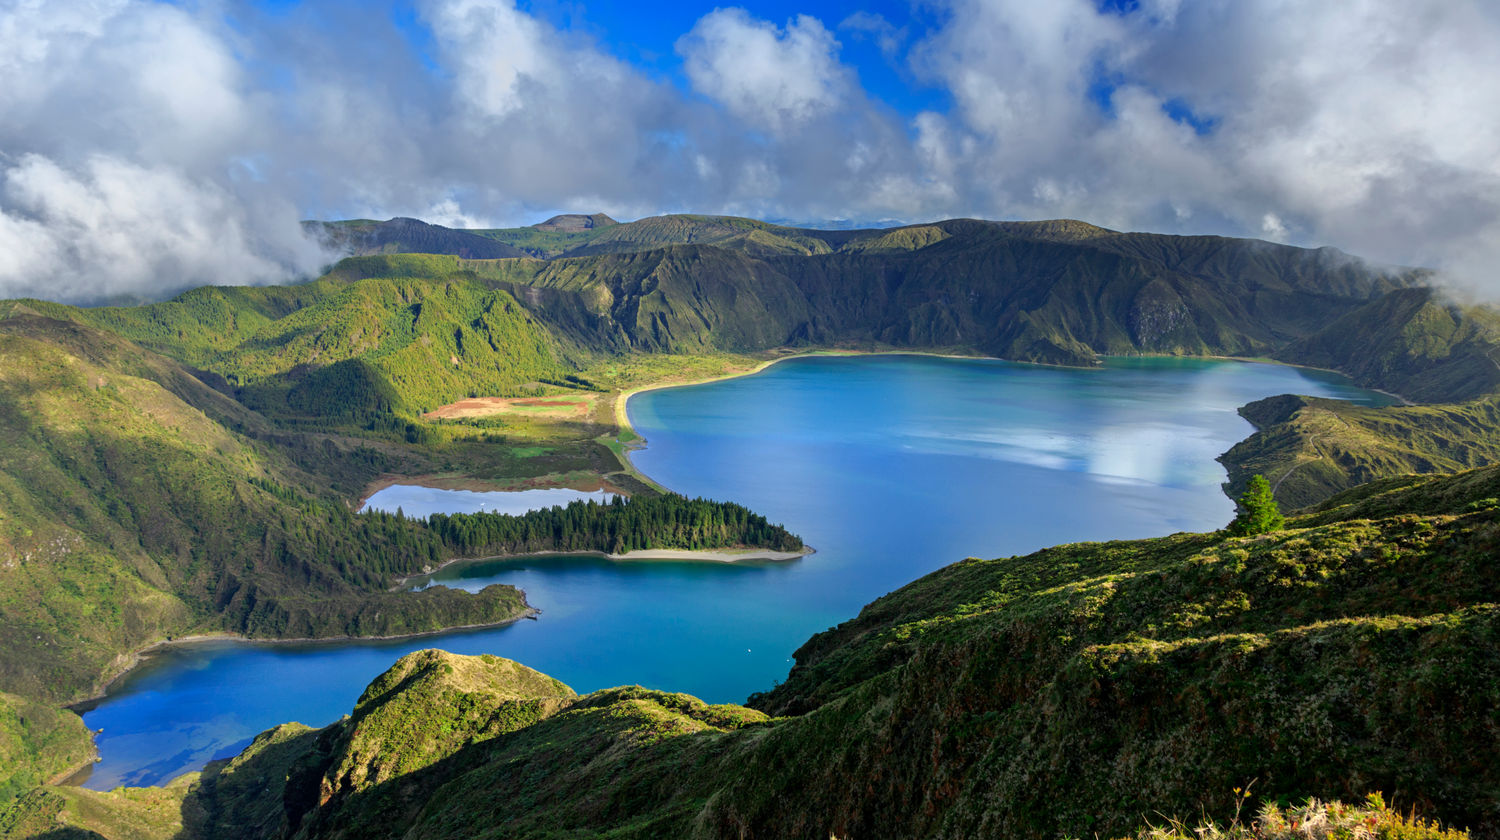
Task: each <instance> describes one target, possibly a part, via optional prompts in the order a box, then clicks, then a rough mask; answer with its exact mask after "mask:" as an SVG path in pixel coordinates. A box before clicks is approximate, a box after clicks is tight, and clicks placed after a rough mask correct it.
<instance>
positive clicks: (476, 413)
mask: <svg viewBox="0 0 1500 840" xmlns="http://www.w3.org/2000/svg"><path fill="white" fill-rule="evenodd" d="M595 399H596V397H595V396H594V395H593V394H589V395H587V396H577V397H573V396H559V397H519V398H517V397H471V398H469V399H466V400H459V401H458V402H456V403H449V404H448V405H445V406H442V407H441V408H435V409H433V410H432V411H429V412H427V413H426V414H424V415H422V416H423V417H426V418H428V419H436V420H455V419H458V418H461V417H490V416H492V415H496V414H530V415H533V416H536V415H541V416H545V417H582V416H584V415H586V414H588V413H589V409H590V408H592V407H593V405H594V400H595Z"/></svg>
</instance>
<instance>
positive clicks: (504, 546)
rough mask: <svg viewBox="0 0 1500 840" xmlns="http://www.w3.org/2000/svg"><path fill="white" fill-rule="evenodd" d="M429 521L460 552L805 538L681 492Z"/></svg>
mask: <svg viewBox="0 0 1500 840" xmlns="http://www.w3.org/2000/svg"><path fill="white" fill-rule="evenodd" d="M427 525H428V527H429V528H430V529H432V531H433V532H434V533H435V534H436V535H437V536H438V538H439V539H441V540H442V541H443V543H444V544H445V545H447V546H448V547H449V548H450V549H452V550H453V551H454V552H456V553H458V554H467V555H474V554H524V553H528V552H533V551H603V552H606V553H609V554H623V553H625V552H628V551H639V550H643V549H657V548H679V549H692V550H702V549H713V548H735V547H740V546H753V547H755V548H768V549H773V550H776V551H799V550H801V549H802V538H801V537H798V536H797V535H795V534H792V533H790V532H788V531H787V530H786V529H785V528H783V527H782V526H780V525H774V524H772V523H770V522H768V521H767V520H766V518H765V517H764V516H761V515H760V514H757V513H754V512H753V511H751V510H750V509H748V508H746V507H744V506H743V505H737V504H735V503H733V502H718V501H712V500H710V499H702V498H697V499H689V498H687V497H686V496H682V495H678V494H676V493H670V494H664V495H660V496H639V497H632V498H625V497H621V496H616V497H615V498H614V499H613V500H611V501H609V502H605V503H602V504H601V503H599V502H596V501H594V500H593V499H587V500H579V501H575V502H571V503H569V504H568V505H567V506H565V507H564V506H561V505H559V506H554V507H551V508H547V509H545V510H535V511H531V512H529V513H525V514H521V515H519V516H511V515H506V514H498V513H454V514H445V513H435V514H433V515H432V516H430V517H428V519H427Z"/></svg>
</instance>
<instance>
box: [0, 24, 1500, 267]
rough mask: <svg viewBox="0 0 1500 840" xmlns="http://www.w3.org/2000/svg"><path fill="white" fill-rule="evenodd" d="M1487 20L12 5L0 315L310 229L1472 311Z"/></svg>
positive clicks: (1485, 113) (1488, 236) (4, 73)
mask: <svg viewBox="0 0 1500 840" xmlns="http://www.w3.org/2000/svg"><path fill="white" fill-rule="evenodd" d="M1497 101H1500V7H1497V6H1496V5H1495V4H1494V3H1492V2H1488V0H1449V2H1444V3H1436V4H1420V3H1418V4H1413V3H1410V2H1405V1H1404V0H1355V2H1351V3H1346V4H1327V3H1313V2H1307V3H1291V4H1288V3H1285V2H1284V1H1283V0H1235V2H1228V0H1194V2H1184V0H1102V2H1101V0H1048V2H1045V3H1038V2H1035V0H920V2H915V3H902V2H887V3H873V4H871V3H865V4H859V3H852V2H844V1H843V0H821V2H801V1H799V0H768V1H767V2H753V3H744V4H739V5H726V6H716V5H713V4H690V3H671V4H653V5H652V6H651V7H650V8H648V9H644V10H643V9H642V7H641V6H640V5H639V4H629V3H625V2H619V0H409V2H408V1H407V0H402V1H401V2H396V0H379V2H373V3H371V2H356V0H317V2H313V0H171V1H170V2H169V0H47V2H41V0H12V2H10V3H8V4H5V5H3V6H0V296H12V295H18V294H27V293H36V292H38V291H47V292H49V293H51V294H54V295H57V296H64V297H66V296H68V295H76V296H86V295H97V294H98V293H99V292H100V290H101V289H102V290H104V291H105V292H106V293H110V292H121V293H130V292H131V290H133V289H143V288H150V287H151V286H152V285H153V284H156V283H159V282H168V281H164V280H162V278H168V280H169V281H170V282H171V283H173V284H175V285H177V286H182V285H187V284H190V283H197V282H236V283H245V282H276V281H279V280H284V279H286V278H287V277H288V276H295V275H296V274H297V273H299V272H306V271H309V270H315V268H316V266H318V265H320V264H321V261H322V260H323V259H324V256H325V255H323V254H322V253H321V252H320V251H319V250H318V249H317V248H316V247H315V246H313V245H310V244H309V243H308V242H307V241H306V239H305V238H304V237H303V235H302V232H301V228H300V226H299V220H300V219H303V218H349V217H374V218H388V217H390V216H395V215H408V216H417V217H419V218H424V219H427V220H429V221H433V222H437V223H440V224H448V225H453V226H463V227H481V226H509V225H519V224H527V223H531V222H534V221H537V220H539V219H541V218H545V216H547V215H549V214H551V213H554V212H560V211H578V212H595V211H602V212H607V213H610V214H611V215H613V216H615V217H617V218H622V219H632V218H638V217H641V216H646V215H653V214H658V213H671V212H699V213H728V214H735V215H746V216H755V217H760V218H773V219H790V220H804V221H819V220H824V221H834V220H855V221H876V220H898V221H907V222H918V221H926V220H932V219H941V218H951V217H957V216H972V217H980V218H993V219H1047V218H1078V219H1083V220H1086V221H1089V222H1093V223H1095V224H1099V225H1103V226H1105V227H1111V228H1116V229H1131V230H1154V231H1161V232H1169V233H1185V234H1205V233H1206V234H1222V235H1231V236H1251V237H1260V238H1265V239H1270V240H1274V241H1279V242H1286V243H1290V244H1297V245H1307V246H1320V245H1334V246H1337V247H1340V248H1342V249H1344V250H1346V251H1349V252H1352V253H1355V254H1359V255H1362V256H1365V257H1368V258H1370V259H1373V260H1377V261H1381V262H1394V263H1403V264H1421V265H1431V266H1436V267H1438V268H1439V269H1442V270H1443V271H1444V272H1445V276H1451V277H1452V278H1453V279H1454V281H1455V282H1456V283H1461V284H1464V285H1467V286H1469V287H1471V288H1494V287H1500V283H1497V282H1496V281H1495V273H1496V272H1495V270H1494V268H1493V267H1494V266H1495V265H1500V112H1497V111H1496V109H1495V107H1494V103H1495V102H1497Z"/></svg>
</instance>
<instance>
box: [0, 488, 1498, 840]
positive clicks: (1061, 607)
mask: <svg viewBox="0 0 1500 840" xmlns="http://www.w3.org/2000/svg"><path fill="white" fill-rule="evenodd" d="M1497 499H1500V468H1488V469H1484V470H1478V471H1472V472H1468V473H1464V474H1462V475H1459V476H1456V477H1451V478H1426V479H1419V480H1406V481H1403V482H1395V483H1387V484H1384V485H1377V486H1371V487H1367V488H1363V489H1361V490H1359V491H1356V492H1353V493H1350V494H1345V495H1343V496H1339V497H1335V498H1334V499H1331V500H1329V501H1328V502H1327V503H1325V504H1324V505H1323V506H1322V507H1321V508H1320V509H1319V510H1318V511H1317V512H1315V513H1312V514H1310V515H1307V516H1303V517H1301V518H1298V519H1294V520H1293V521H1292V522H1291V523H1290V525H1289V529H1288V530H1287V531H1285V532H1282V533H1277V534H1272V535H1265V536H1260V537H1250V538H1242V539H1233V538H1227V537H1225V536H1224V535H1223V534H1222V533H1221V534H1177V535H1173V536H1170V537H1164V538H1159V539H1152V540H1139V541H1132V542H1111V543H1085V544H1078V545H1067V546H1059V547H1056V548H1050V549H1046V550H1044V551H1041V552H1037V553H1035V554H1031V555H1027V556H1024V557H1009V558H1000V559H996V560H978V559H969V560H966V561H963V562H961V563H956V564H954V565H952V566H948V567H946V568H944V569H941V570H939V571H937V572H934V573H933V574H931V575H929V576H927V577H925V578H923V579H921V580H918V581H916V582H914V583H912V584H910V585H908V586H905V587H903V588H902V589H900V590H897V591H896V592H893V593H891V594H890V595H887V596H885V597H884V598H881V599H879V600H877V601H875V602H874V603H872V604H870V605H868V606H867V607H866V608H865V609H864V610H863V611H861V613H860V614H859V616H858V617H856V618H854V619H852V620H850V621H848V622H845V623H844V624H842V625H840V626H838V627H836V628H833V629H831V630H829V631H827V632H824V633H821V634H818V635H817V636H814V637H813V638H812V639H810V640H809V641H808V642H807V644H805V645H804V646H803V647H802V648H801V649H800V650H799V651H798V652H797V654H796V662H797V664H796V666H795V667H794V668H793V670H792V672H791V674H790V676H789V677H788V679H787V680H786V682H784V683H782V684H781V685H779V686H776V687H774V688H773V689H772V690H770V691H768V692H766V693H764V694H760V695H756V696H754V697H752V698H751V699H750V701H749V704H748V706H747V707H740V706H707V705H704V704H702V703H700V702H698V701H697V700H695V699H693V698H691V697H686V696H683V695H675V694H667V693H663V692H658V691H648V690H645V689H640V688H616V689H608V690H604V691H597V692H593V693H591V694H588V695H584V696H581V697H580V696H576V695H574V694H573V693H572V692H571V691H570V690H569V689H567V688H566V687H565V686H563V685H561V684H560V683H557V682H556V681H554V680H550V679H548V678H546V677H545V676H543V675H540V674H537V673H536V672H533V671H530V670H529V669H526V668H524V667H522V666H519V665H516V664H514V663H510V662H508V661H506V660H501V659H496V658H495V657H457V656H453V655H451V654H445V653H442V652H438V651H424V652H419V653H415V654H411V655H409V656H407V657H405V658H403V659H402V660H401V661H399V662H398V663H396V665H395V666H393V667H392V669H391V670H390V671H389V672H388V673H386V674H384V675H382V676H381V677H379V678H377V679H376V680H375V681H374V682H373V683H372V684H371V685H370V687H369V688H368V689H366V691H365V693H364V695H363V696H362V697H361V698H360V700H359V702H358V703H357V704H356V706H355V707H354V709H353V710H352V714H351V715H350V716H349V717H347V718H345V719H344V720H342V721H340V722H338V723H335V724H333V725H332V726H329V727H327V728H325V729H323V730H308V729H306V728H305V727H298V726H295V725H288V726H283V727H279V728H277V729H273V730H271V731H269V732H267V733H265V734H263V735H261V736H260V737H259V738H257V739H256V741H255V743H254V744H252V745H251V746H250V747H249V748H248V749H247V750H246V751H245V753H243V754H242V755H240V756H239V757H237V758H234V759H232V760H230V761H228V762H225V763H220V764H217V765H215V766H213V767H211V768H210V769H209V770H207V771H205V772H204V773H202V774H201V775H196V776H194V777H190V778H187V779H184V780H181V781H179V782H178V783H174V785H172V786H171V787H169V788H166V789H164V790H159V791H156V792H153V791H135V790H120V791H116V792H113V793H108V794H98V793H93V792H89V791H80V790H72V789H42V790H39V791H38V792H36V793H34V794H32V795H31V796H30V797H29V798H28V799H27V800H26V801H25V802H24V803H22V804H21V805H18V806H17V807H16V808H14V809H12V811H11V812H10V814H9V815H7V816H5V817H0V826H4V825H11V826H16V828H13V829H12V833H11V834H10V836H13V837H26V836H38V835H41V834H44V833H45V832H46V831H49V830H52V829H53V828H55V827H57V826H59V825H62V824H66V825H73V826H78V827H81V828H86V829H89V830H93V831H97V832H99V833H100V834H101V835H103V836H105V837H109V838H115V837H122V836H126V834H125V832H124V831H123V830H122V826H124V825H126V824H130V823H129V820H130V819H132V818H134V817H135V815H138V814H139V811H140V803H141V802H143V801H146V800H148V799H150V798H151V797H153V796H155V797H158V798H159V800H158V801H160V800H161V799H165V800H167V802H168V803H169V804H168V805H166V806H162V807H161V808H160V809H159V811H158V813H159V814H160V815H161V816H160V817H159V819H161V820H162V822H161V823H158V824H157V826H156V827H155V828H154V829H152V831H151V832H142V833H141V834H140V835H137V836H163V837H165V836H178V837H202V838H209V837H227V836H237V837H267V838H270V837H307V838H313V837H332V836H348V837H353V836H359V837H418V836H419V837H424V838H443V837H453V838H458V837H464V838H472V837H492V836H493V837H500V836H504V837H517V838H520V837H554V836H561V835H563V834H566V835H568V836H610V837H643V838H644V837H663V836H673V837H705V838H707V837H744V836H756V837H761V836H767V837H792V836H796V837H803V836H806V837H814V836H815V837H824V836H841V837H847V836H854V837H862V836H902V837H980V836H1003V837H1017V838H1031V837H1036V838H1042V837H1056V836H1080V835H1085V834H1086V835H1089V836H1104V837H1118V836H1124V835H1132V836H1133V835H1134V834H1135V833H1136V832H1138V831H1141V830H1142V827H1143V826H1144V825H1145V824H1146V823H1147V822H1156V823H1160V822H1162V821H1164V820H1165V819H1166V818H1167V817H1173V816H1175V817H1179V818H1182V819H1185V820H1188V821H1192V820H1195V819H1196V818H1198V817H1199V816H1200V815H1203V814H1206V815H1208V816H1210V817H1214V818H1217V819H1220V820H1227V819H1228V818H1230V817H1231V816H1232V815H1233V814H1234V811H1235V808H1236V803H1237V801H1238V800H1239V797H1238V796H1237V795H1236V791H1238V790H1240V789H1241V788H1243V787H1244V786H1246V785H1248V784H1250V783H1251V782H1252V781H1253V782H1254V794H1255V796H1256V797H1261V796H1265V797H1269V798H1270V799H1272V800H1273V801H1274V800H1276V799H1278V798H1279V799H1281V800H1282V801H1296V800H1299V799H1300V798H1303V797H1307V796H1316V797H1319V798H1323V799H1329V798H1343V799H1345V800H1352V801H1363V800H1364V798H1365V794H1366V793H1369V792H1371V791H1384V792H1385V793H1386V794H1387V796H1388V797H1394V799H1395V801H1396V802H1397V803H1398V810H1404V809H1406V808H1407V807H1409V806H1415V807H1417V808H1419V809H1420V810H1421V811H1422V813H1423V814H1424V815H1426V816H1428V817H1437V818H1441V819H1443V820H1444V821H1446V822H1447V823H1449V824H1457V825H1461V826H1463V825H1467V826H1469V827H1471V828H1473V829H1474V830H1475V832H1476V833H1475V835H1474V836H1476V837H1481V838H1483V837H1494V836H1497V835H1496V830H1495V829H1496V826H1500V798H1497V797H1496V795H1495V790H1496V787H1497V782H1500V778H1497V767H1500V765H1497V764H1496V762H1494V761H1493V757H1494V756H1495V755H1497V754H1500V739H1497V735H1496V733H1497V732H1500V712H1497V710H1500V656H1497V655H1496V652H1497V643H1500V588H1497V587H1500V583H1497V582H1500V568H1497V567H1496V564H1497V563H1500V552H1497V551H1496V545H1497V544H1496V540H1497V539H1500V501H1497ZM266 780H271V782H270V784H267V783H266ZM1366 813H1368V814H1369V815H1370V816H1369V818H1370V819H1372V820H1374V821H1379V822H1387V821H1389V822H1390V823H1391V824H1392V825H1396V824H1399V823H1401V822H1402V821H1401V820H1400V819H1399V818H1396V817H1394V816H1391V815H1390V814H1389V813H1388V812H1384V811H1381V810H1380V808H1379V807H1374V808H1373V809H1372V810H1370V811H1368V812H1366ZM135 825H137V826H139V825H140V823H139V822H137V823H135ZM179 826H180V827H181V831H182V833H181V834H177V833H176V832H177V831H178V830H179ZM1389 830H1391V831H1395V830H1396V829H1389ZM1402 831H1404V832H1405V833H1393V834H1390V835H1385V834H1382V835H1380V836H1405V837H1418V838H1420V837H1430V838H1438V837H1439V836H1457V835H1440V834H1439V833H1438V832H1437V831H1435V830H1423V829H1419V828H1416V827H1412V826H1407V827H1406V828H1404V829H1402ZM153 832H154V833H153Z"/></svg>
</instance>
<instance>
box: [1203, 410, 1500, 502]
mask: <svg viewBox="0 0 1500 840" xmlns="http://www.w3.org/2000/svg"><path fill="white" fill-rule="evenodd" d="M1240 414H1241V415H1242V416H1244V417H1245V419H1247V420H1249V421H1250V422H1251V423H1253V424H1255V427H1256V432H1255V434H1253V435H1251V436H1250V437H1249V438H1246V439H1245V440H1243V441H1240V442H1239V443H1237V444H1235V446H1234V447H1233V448H1232V449H1230V450H1229V451H1228V452H1226V453H1225V454H1224V455H1223V456H1222V457H1221V459H1220V460H1222V461H1223V462H1224V463H1225V465H1226V466H1228V467H1229V482H1228V483H1227V485H1226V487H1227V488H1228V491H1229V492H1230V494H1231V495H1234V494H1236V493H1238V491H1239V489H1240V488H1241V487H1242V486H1243V484H1244V482H1245V480H1246V479H1247V478H1248V477H1249V476H1251V475H1256V474H1260V475H1264V476H1266V477H1267V478H1268V479H1269V480H1270V481H1271V484H1272V487H1273V489H1274V491H1275V494H1276V498H1277V500H1278V501H1279V502H1281V504H1282V506H1283V507H1286V508H1289V509H1295V508H1301V507H1306V506H1308V505H1311V504H1315V503H1317V502H1320V501H1323V500H1324V499H1327V498H1328V497H1329V496H1332V495H1334V494H1335V493H1339V492H1341V491H1344V490H1348V489H1350V488H1352V487H1356V486H1358V485H1360V484H1364V483H1365V482H1367V481H1372V480H1375V479H1378V478H1384V477H1387V476H1393V475H1406V474H1419V473H1452V472H1459V471H1462V470H1466V469H1472V468H1474V467H1478V466H1484V465H1487V464H1494V463H1500V397H1489V398H1487V399H1482V400H1476V401H1474V402H1468V403H1460V404H1451V405H1406V406H1387V407H1384V408H1370V407H1367V406H1359V405H1353V404H1351V403H1347V402H1343V401H1340V400H1326V399H1319V398H1316V397H1300V396H1291V395H1283V396H1278V397H1269V398H1267V399H1264V400H1258V401H1256V402H1253V403H1251V404H1249V405H1247V406H1244V407H1243V408H1241V409H1240Z"/></svg>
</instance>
